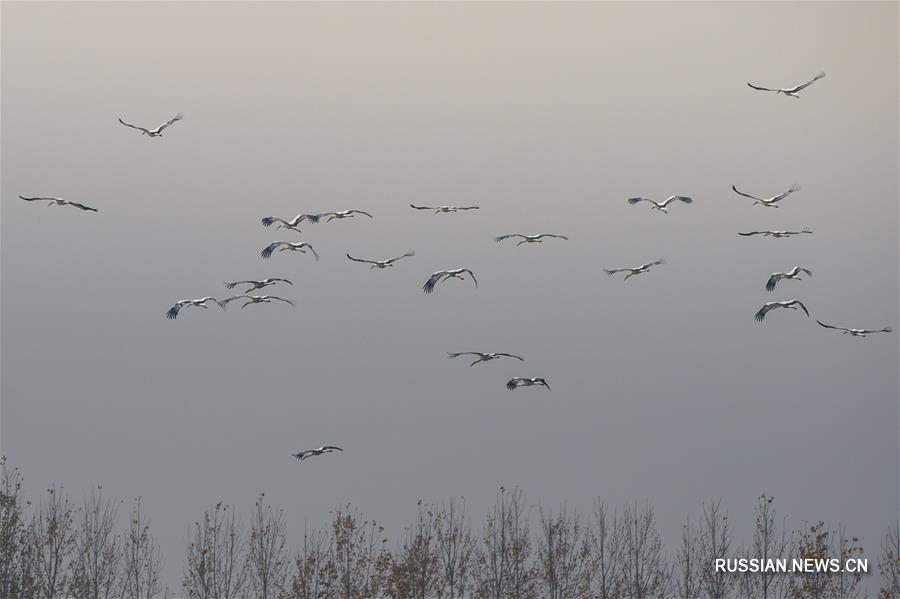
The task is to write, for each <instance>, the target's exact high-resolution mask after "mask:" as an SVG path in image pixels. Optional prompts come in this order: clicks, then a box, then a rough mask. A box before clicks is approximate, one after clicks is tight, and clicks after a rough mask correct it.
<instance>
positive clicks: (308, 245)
mask: <svg viewBox="0 0 900 599" xmlns="http://www.w3.org/2000/svg"><path fill="white" fill-rule="evenodd" d="M300 247H305V248H309V251H310V252H312V255H313V256H315V257H316V262H318V261H319V253H318V252H317V251H316V250H315V248H314V247H313V246H311V245H310V244H308V243H301V244H300Z"/></svg>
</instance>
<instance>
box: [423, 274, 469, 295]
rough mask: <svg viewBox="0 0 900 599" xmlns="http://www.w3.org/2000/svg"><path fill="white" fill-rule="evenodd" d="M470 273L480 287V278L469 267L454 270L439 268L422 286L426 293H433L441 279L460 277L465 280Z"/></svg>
mask: <svg viewBox="0 0 900 599" xmlns="http://www.w3.org/2000/svg"><path fill="white" fill-rule="evenodd" d="M466 273H468V275H469V276H470V277H472V282H473V283H475V287H478V279H476V278H475V273H473V272H472V271H471V270H469V269H468V268H456V269H452V270H439V271H437V272H435V273H433V274H432V275H431V276H430V277H429V278H428V280H427V281H425V284H424V285H423V286H422V290H423V291H425V293H431V292H433V291H434V286H435V285H437V284H438V283H440V282H441V281H446V280H448V279H460V280H465V276H464V275H465V274H466Z"/></svg>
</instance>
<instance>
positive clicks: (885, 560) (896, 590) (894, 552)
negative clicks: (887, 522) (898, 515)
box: [878, 522, 900, 599]
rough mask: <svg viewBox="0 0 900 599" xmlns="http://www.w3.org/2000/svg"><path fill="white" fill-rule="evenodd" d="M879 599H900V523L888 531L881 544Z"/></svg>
mask: <svg viewBox="0 0 900 599" xmlns="http://www.w3.org/2000/svg"><path fill="white" fill-rule="evenodd" d="M878 569H879V570H881V590H880V592H879V594H878V597H879V599H900V522H897V523H896V524H894V526H892V527H891V528H890V529H888V531H887V534H886V535H884V541H882V543H881V558H880V559H879V560H878Z"/></svg>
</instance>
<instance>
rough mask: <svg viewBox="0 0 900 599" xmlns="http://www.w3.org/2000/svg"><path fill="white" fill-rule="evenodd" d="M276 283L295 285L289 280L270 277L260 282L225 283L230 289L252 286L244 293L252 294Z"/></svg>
mask: <svg viewBox="0 0 900 599" xmlns="http://www.w3.org/2000/svg"><path fill="white" fill-rule="evenodd" d="M276 283H287V284H288V285H293V283H291V282H290V281H288V280H287V279H279V278H277V277H269V278H266V279H260V280H249V281H233V282H231V283H225V287H227V288H228V289H234V288H235V287H236V286H237V285H250V287H249V288H247V289H246V290H245V291H244V293H250V292H251V291H256V290H257V289H263V288H265V287H268V286H270V285H275V284H276Z"/></svg>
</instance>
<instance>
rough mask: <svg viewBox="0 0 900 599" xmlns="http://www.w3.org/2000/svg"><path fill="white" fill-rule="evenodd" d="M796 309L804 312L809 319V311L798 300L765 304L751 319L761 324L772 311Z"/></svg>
mask: <svg viewBox="0 0 900 599" xmlns="http://www.w3.org/2000/svg"><path fill="white" fill-rule="evenodd" d="M798 307H799V308H800V309H802V310H803V311H804V312H806V316H807V317H809V310H807V309H806V306H804V305H803V302H801V301H800V300H796V299H792V300H788V301H786V302H767V303H766V304H765V305H763V307H762V308H760V309H759V311H758V312H757V313H756V314H755V315H754V316H753V318H755V319H756V320H758V321H759V322H762V321H763V319H764V318H765V317H766V314H768V313H769V312H771V311H772V310H776V309H778V308H790V309H791V310H796V309H797V308H798Z"/></svg>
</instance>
